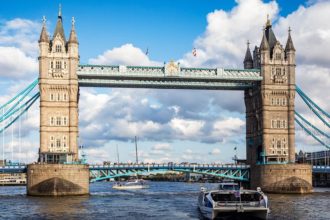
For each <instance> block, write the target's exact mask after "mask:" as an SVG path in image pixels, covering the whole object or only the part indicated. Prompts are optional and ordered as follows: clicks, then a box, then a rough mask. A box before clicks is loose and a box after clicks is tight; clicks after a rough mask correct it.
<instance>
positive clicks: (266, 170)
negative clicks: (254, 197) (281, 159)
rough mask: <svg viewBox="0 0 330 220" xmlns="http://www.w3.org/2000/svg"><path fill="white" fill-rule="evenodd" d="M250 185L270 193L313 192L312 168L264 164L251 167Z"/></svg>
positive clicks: (303, 165)
mask: <svg viewBox="0 0 330 220" xmlns="http://www.w3.org/2000/svg"><path fill="white" fill-rule="evenodd" d="M250 175H251V176H250V181H251V182H250V185H251V188H252V189H256V188H257V187H261V189H262V190H263V191H264V192H269V193H296V194H304V193H311V192H313V187H312V166H311V165H309V164H263V165H254V166H251V170H250Z"/></svg>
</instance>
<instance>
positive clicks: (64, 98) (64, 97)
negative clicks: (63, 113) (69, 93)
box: [63, 93, 66, 101]
mask: <svg viewBox="0 0 330 220" xmlns="http://www.w3.org/2000/svg"><path fill="white" fill-rule="evenodd" d="M63 100H64V101H66V93H64V95H63Z"/></svg>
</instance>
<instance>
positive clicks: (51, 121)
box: [50, 117, 54, 125]
mask: <svg viewBox="0 0 330 220" xmlns="http://www.w3.org/2000/svg"><path fill="white" fill-rule="evenodd" d="M50 125H54V117H50Z"/></svg>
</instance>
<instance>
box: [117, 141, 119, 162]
mask: <svg viewBox="0 0 330 220" xmlns="http://www.w3.org/2000/svg"><path fill="white" fill-rule="evenodd" d="M116 151H117V163H118V164H119V153H118V144H116Z"/></svg>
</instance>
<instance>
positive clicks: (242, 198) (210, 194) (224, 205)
mask: <svg viewBox="0 0 330 220" xmlns="http://www.w3.org/2000/svg"><path fill="white" fill-rule="evenodd" d="M198 207H199V209H200V211H201V213H202V215H203V216H204V217H205V218H208V219H216V218H226V217H238V218H240V219H266V218H267V215H268V213H269V207H268V198H267V196H266V195H265V194H264V193H263V192H262V191H261V189H260V187H258V189H257V190H245V189H240V187H239V185H238V184H236V183H221V184H220V186H219V188H218V189H216V190H210V191H208V190H207V189H206V188H204V187H202V188H201V192H200V194H199V197H198Z"/></svg>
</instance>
